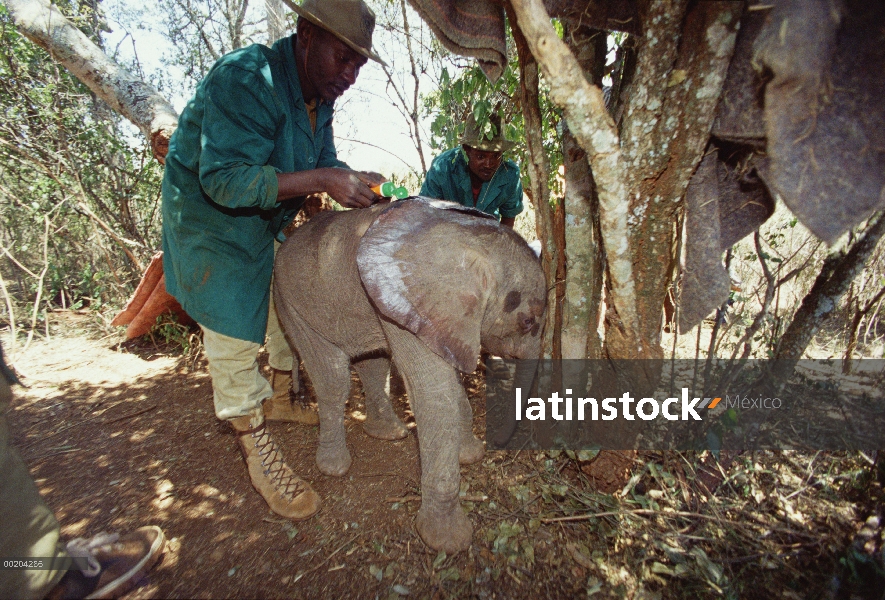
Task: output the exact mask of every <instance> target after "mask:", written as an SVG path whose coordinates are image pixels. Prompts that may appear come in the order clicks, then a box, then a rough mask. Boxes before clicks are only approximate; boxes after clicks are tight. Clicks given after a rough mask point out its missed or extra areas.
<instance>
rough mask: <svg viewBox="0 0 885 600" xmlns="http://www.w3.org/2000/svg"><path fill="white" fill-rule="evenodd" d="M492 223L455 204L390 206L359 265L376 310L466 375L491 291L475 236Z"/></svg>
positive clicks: (491, 229) (420, 201)
mask: <svg viewBox="0 0 885 600" xmlns="http://www.w3.org/2000/svg"><path fill="white" fill-rule="evenodd" d="M498 227H500V225H498V223H497V221H496V220H495V219H494V218H493V217H490V216H489V215H486V214H485V213H482V212H480V211H477V210H475V209H472V208H466V207H464V206H461V205H460V204H456V203H454V202H446V201H442V200H431V199H429V198H422V197H415V198H408V199H406V200H401V201H399V202H394V203H392V204H391V205H390V207H389V208H387V209H386V210H385V211H383V212H382V213H381V215H380V216H379V217H378V218H377V219H376V220H375V222H374V223H373V224H372V225H371V226H370V227H369V229H368V230H367V231H366V233H365V235H363V238H362V240H361V241H360V246H359V249H358V251H357V266H358V268H359V273H360V278H361V279H362V282H363V286H364V287H365V289H366V292H367V294H368V296H369V298H371V300H372V302H373V303H374V305H375V307H376V308H377V309H378V311H379V312H380V313H381V314H382V315H384V316H385V317H387V318H388V319H390V320H391V321H393V322H394V323H396V324H398V325H399V326H401V327H403V328H405V329H407V330H408V331H411V332H412V333H414V334H415V335H416V336H417V337H418V338H419V339H420V340H421V341H422V342H424V343H425V344H426V345H427V346H428V347H429V348H430V349H431V350H432V351H433V352H434V353H435V354H437V355H439V356H440V357H441V358H443V359H445V360H446V362H448V363H449V364H450V365H452V366H453V367H455V368H456V369H458V370H460V371H462V372H465V373H470V372H472V371H473V370H474V369H475V368H476V360H477V358H478V357H479V350H480V328H481V326H482V318H483V313H484V312H485V305H486V301H487V300H488V297H489V294H490V293H491V291H492V289H493V288H494V285H493V283H494V282H493V279H492V269H491V264H490V262H489V261H490V256H489V249H488V248H486V247H484V246H485V245H484V244H483V243H482V240H480V239H478V238H479V237H480V236H483V235H488V234H489V233H492V234H494V233H495V229H496V228H498Z"/></svg>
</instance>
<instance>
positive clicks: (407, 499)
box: [387, 494, 489, 504]
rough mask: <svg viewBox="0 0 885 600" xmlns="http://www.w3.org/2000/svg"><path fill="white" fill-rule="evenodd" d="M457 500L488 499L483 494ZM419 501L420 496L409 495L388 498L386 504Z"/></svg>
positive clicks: (481, 500) (483, 500)
mask: <svg viewBox="0 0 885 600" xmlns="http://www.w3.org/2000/svg"><path fill="white" fill-rule="evenodd" d="M459 499H460V500H463V501H464V502H485V501H486V500H488V499H489V497H488V496H486V495H485V494H481V495H473V496H461V497H460V498H459ZM420 501H421V496H417V495H414V494H411V495H408V496H403V497H402V498H396V497H393V496H390V497H389V498H387V502H399V503H400V504H405V503H406V502H420Z"/></svg>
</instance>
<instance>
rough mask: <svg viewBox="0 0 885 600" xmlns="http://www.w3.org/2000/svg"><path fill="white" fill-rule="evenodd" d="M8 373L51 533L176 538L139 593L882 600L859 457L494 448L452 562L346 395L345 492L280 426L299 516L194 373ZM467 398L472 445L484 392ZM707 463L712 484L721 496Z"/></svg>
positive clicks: (465, 471) (158, 359) (399, 398)
mask: <svg viewBox="0 0 885 600" xmlns="http://www.w3.org/2000/svg"><path fill="white" fill-rule="evenodd" d="M6 347H7V348H9V345H8V344H7V345H6ZM15 358H16V365H17V366H18V367H19V368H20V370H21V373H22V374H23V375H25V378H24V379H25V383H26V384H27V385H28V386H29V387H28V388H27V389H25V388H21V387H16V388H15V394H16V399H15V400H14V403H13V409H12V411H11V414H10V415H9V419H10V424H11V428H12V430H13V434H14V439H15V443H16V445H17V447H18V448H19V450H20V452H21V454H22V455H23V457H24V459H25V461H26V462H27V463H28V465H29V466H30V468H31V471H32V473H33V475H34V477H35V479H36V481H37V483H38V485H39V487H40V489H41V491H42V493H43V494H44V497H45V498H46V500H47V502H48V504H49V505H50V506H51V507H52V508H53V509H54V510H55V511H56V514H57V516H58V518H59V521H60V522H61V524H62V532H63V535H64V536H66V537H75V536H85V535H93V534H94V533H97V532H99V531H102V530H106V531H120V532H125V531H127V530H129V529H132V528H135V527H138V526H140V525H144V524H157V525H160V526H161V527H162V528H163V529H164V530H165V532H166V535H167V537H168V539H169V542H168V546H167V549H166V553H165V556H164V557H163V559H162V561H161V563H160V564H159V565H158V566H157V568H155V569H154V570H153V571H152V572H151V573H150V574H149V576H148V577H147V578H146V579H145V580H144V581H142V582H141V584H140V585H139V586H138V587H137V588H136V589H135V590H133V591H132V592H131V593H130V594H129V596H128V597H129V598H241V597H242V598H279V597H296V598H301V597H303V598H319V597H323V598H334V597H348V598H349V597H354V598H397V597H401V596H407V595H408V596H414V597H422V598H424V597H432V598H449V597H481V598H529V597H541V596H544V597H552V598H571V597H577V596H580V597H585V596H595V597H603V598H606V597H624V598H695V597H730V598H772V597H783V598H815V597H831V596H829V594H831V593H832V591H833V590H834V589H835V590H842V591H843V592H845V591H846V590H847V591H848V592H847V593H853V594H855V596H854V597H870V598H873V597H881V589H882V587H881V582H882V579H877V571H876V569H877V568H880V567H878V566H877V563H876V561H875V560H872V561H868V562H864V561H865V559H864V557H865V556H869V555H870V553H871V552H872V554H873V555H875V554H877V553H879V554H881V549H882V539H881V536H882V533H881V527H879V528H878V529H876V528H875V527H874V528H873V533H872V534H871V536H872V537H869V539H872V540H873V542H872V546H870V549H869V550H867V549H865V547H864V546H863V544H861V545H860V546H854V547H853V546H852V543H853V542H854V540H855V536H856V534H857V532H858V530H859V529H860V527H861V524H862V523H863V522H864V520H866V519H867V518H868V517H870V516H871V515H872V516H875V515H879V516H885V515H883V514H882V502H881V498H882V494H881V486H880V484H879V482H878V481H877V477H876V471H875V470H874V469H872V468H871V467H870V466H869V465H868V464H867V462H866V459H865V458H864V457H863V456H860V455H858V454H857V453H852V454H848V453H841V454H838V453H816V454H815V453H809V454H807V455H806V454H801V453H796V452H792V453H772V452H758V453H755V454H752V455H744V456H740V457H737V458H736V459H734V460H733V461H731V463H730V464H729V465H728V466H726V467H722V468H719V467H718V466H716V465H715V461H711V460H710V457H706V456H703V455H697V454H693V453H686V454H678V453H668V454H667V455H663V454H654V453H638V454H636V455H633V456H629V457H627V458H625V457H624V456H615V457H612V456H609V457H605V456H604V455H603V458H602V459H598V460H599V461H600V463H599V466H598V467H593V466H592V465H591V464H588V463H579V462H578V461H576V460H575V459H573V458H570V457H569V456H568V455H567V454H565V453H545V452H536V451H532V452H529V451H521V452H494V453H488V454H487V455H486V458H485V460H483V461H482V462H481V463H479V464H476V465H472V466H469V467H463V468H462V470H461V472H462V481H463V486H462V492H463V495H464V496H465V502H464V506H465V508H466V509H467V510H468V511H469V517H470V520H471V522H472V523H473V524H474V528H475V531H474V541H473V545H472V546H471V548H470V549H469V550H468V551H467V552H462V553H460V554H458V555H455V556H446V555H444V554H439V553H437V552H435V551H432V550H431V549H429V548H428V547H426V546H425V545H424V543H423V542H422V541H421V539H420V538H419V537H418V535H417V533H416V532H415V529H414V517H415V513H416V512H417V509H418V506H419V501H418V499H419V497H420V486H419V464H418V448H417V441H416V437H415V435H414V431H413V434H412V435H410V436H409V437H408V438H406V439H405V440H401V441H397V442H383V441H379V440H375V439H372V438H370V437H368V436H367V435H365V434H364V433H363V432H362V429H361V428H360V427H359V412H360V408H361V396H360V390H359V386H358V384H357V383H354V387H353V390H352V396H351V400H350V403H349V410H350V411H351V413H352V414H351V418H349V419H348V426H347V427H348V446H349V448H350V450H351V453H352V454H353V458H354V460H353V466H352V467H351V470H350V472H349V473H348V474H347V475H346V476H344V477H342V478H333V477H328V476H325V475H322V474H321V473H320V472H319V470H318V469H317V467H316V465H315V462H314V452H315V449H316V438H317V430H316V428H315V427H307V426H302V425H285V424H271V429H272V431H273V433H274V435H275V436H277V439H278V441H279V442H280V443H281V445H282V447H283V448H284V451H285V454H286V456H287V458H288V461H289V464H290V465H291V466H292V467H293V468H294V469H295V471H296V472H297V473H299V474H300V475H302V476H303V477H305V478H306V479H307V480H308V481H310V482H311V484H312V485H313V486H314V488H315V489H316V490H317V492H318V493H319V494H320V495H321V496H322V498H323V502H324V504H323V507H322V509H321V511H320V513H319V514H318V515H316V516H315V517H313V518H311V519H308V520H306V521H300V522H294V523H293V522H289V521H286V520H283V519H280V518H279V517H277V516H275V515H274V514H273V513H271V512H270V511H269V510H268V509H267V507H266V505H265V504H264V503H263V501H262V500H261V498H260V497H259V496H258V495H257V493H255V492H254V490H253V489H252V487H251V485H250V483H249V480H248V477H247V475H246V469H245V466H244V464H243V461H242V459H241V458H240V455H239V451H238V449H237V446H236V442H235V439H234V437H233V435H232V434H231V433H230V432H229V431H228V429H227V426H226V425H224V424H223V423H220V422H219V421H218V420H217V419H216V418H215V416H214V413H213V409H212V388H211V382H210V379H209V376H208V374H207V372H206V368H205V364H204V362H203V360H202V358H197V359H196V360H184V359H181V358H179V357H176V356H173V355H169V354H167V353H164V352H163V351H161V350H159V349H157V348H156V347H154V346H153V345H152V344H149V343H148V344H144V343H142V344H141V345H131V346H129V347H127V348H123V349H120V348H118V347H117V346H116V345H112V344H111V343H110V342H109V341H108V340H104V341H101V340H99V341H96V340H94V339H89V338H88V337H85V336H83V335H77V336H70V337H64V336H56V337H54V338H53V339H52V340H51V341H48V342H47V341H38V342H35V343H34V344H32V346H31V347H30V348H29V349H28V351H27V352H26V353H24V354H19V355H18V356H16V357H15ZM465 384H466V385H467V387H468V390H469V392H470V397H471V402H472V403H473V405H474V413H475V430H476V431H477V433H479V434H482V433H483V427H484V426H483V418H484V410H485V408H484V403H483V394H484V384H483V380H482V377H481V376H480V375H479V374H474V375H472V376H470V377H466V378H465ZM394 391H395V395H396V398H395V405H396V407H397V410H398V411H399V414H400V416H401V418H403V419H404V420H409V419H410V413H409V411H408V404H407V401H406V399H405V398H404V395H403V392H402V390H401V389H399V390H396V389H395V390H394ZM702 463H703V464H706V465H710V464H712V465H713V467H712V469H713V470H714V471H716V472H720V473H721V477H720V479H719V482H717V485H718V488H717V490H716V491H715V492H714V493H711V492H710V491H709V490H708V489H707V487H706V486H705V485H704V484H703V483H702V482H701V479H700V477H699V474H698V473H699V471H698V469H699V467H700V465H701V464H702ZM594 469H598V470H594ZM720 482H721V483H720ZM877 536H878V537H877ZM865 539H866V538H865ZM877 540H878V541H877ZM867 545H868V546H869V544H867ZM858 548H859V550H858ZM878 575H879V576H881V572H878ZM597 594H598V595H597ZM832 597H837V596H832ZM844 597H846V598H847V597H849V596H848V595H845V596H844Z"/></svg>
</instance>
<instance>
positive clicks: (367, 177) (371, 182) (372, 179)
mask: <svg viewBox="0 0 885 600" xmlns="http://www.w3.org/2000/svg"><path fill="white" fill-rule="evenodd" d="M357 177H359V178H360V181H362V182H363V183H365V184H366V185H367V186H369V187H375V186H376V185H381V184H382V183H384V182H385V181H387V178H386V177H385V176H384V175H382V174H381V173H374V172H372V171H357Z"/></svg>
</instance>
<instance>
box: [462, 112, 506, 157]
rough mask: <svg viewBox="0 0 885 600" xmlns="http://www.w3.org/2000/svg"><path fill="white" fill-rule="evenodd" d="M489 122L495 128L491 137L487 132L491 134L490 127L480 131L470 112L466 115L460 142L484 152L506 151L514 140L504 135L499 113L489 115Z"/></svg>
mask: <svg viewBox="0 0 885 600" xmlns="http://www.w3.org/2000/svg"><path fill="white" fill-rule="evenodd" d="M489 123H490V124H491V125H492V126H494V129H495V133H494V134H493V135H492V137H491V138H489V136H488V134H491V129H490V128H488V127H487V128H486V131H480V129H479V126H478V125H477V123H476V119H475V118H474V116H473V113H470V116H469V117H467V122H466V123H465V124H464V135H462V136H461V143H462V144H465V145H467V146H470V147H471V148H476V149H477V150H484V151H486V152H506V151H507V150H510V149H511V148H513V146H514V145H515V142H511V141H510V140H508V139H507V138H505V137H504V128H503V127H501V117H500V115H498V114H493V115H491V116H490V117H489ZM487 133H488V134H487Z"/></svg>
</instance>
